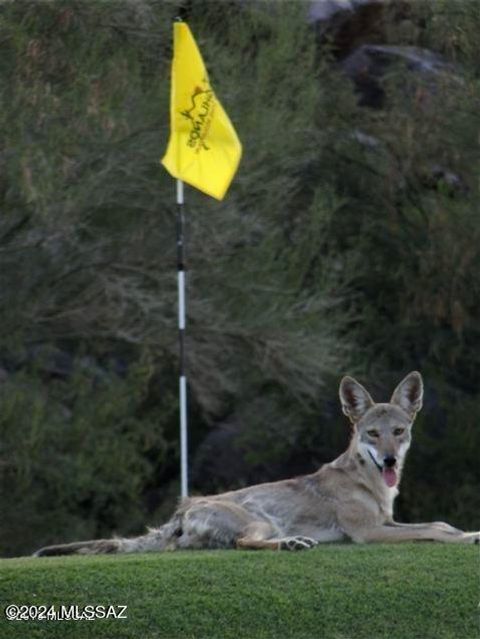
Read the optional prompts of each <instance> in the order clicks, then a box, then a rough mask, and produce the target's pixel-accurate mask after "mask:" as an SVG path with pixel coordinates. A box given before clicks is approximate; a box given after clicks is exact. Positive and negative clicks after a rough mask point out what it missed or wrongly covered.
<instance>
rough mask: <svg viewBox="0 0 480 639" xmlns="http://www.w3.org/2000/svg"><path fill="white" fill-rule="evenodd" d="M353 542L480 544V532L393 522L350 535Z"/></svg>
mask: <svg viewBox="0 0 480 639" xmlns="http://www.w3.org/2000/svg"><path fill="white" fill-rule="evenodd" d="M349 534H350V536H351V538H352V539H353V541H355V542H358V543H368V542H379V543H382V542H385V543H391V542H402V541H440V542H443V543H451V544H480V532H463V531H461V530H458V529H457V528H454V527H453V526H450V525H449V524H444V523H443V522H434V523H429V524H397V523H395V522H391V523H390V524H388V525H384V526H375V527H374V528H364V529H361V530H356V531H352V532H351V533H349Z"/></svg>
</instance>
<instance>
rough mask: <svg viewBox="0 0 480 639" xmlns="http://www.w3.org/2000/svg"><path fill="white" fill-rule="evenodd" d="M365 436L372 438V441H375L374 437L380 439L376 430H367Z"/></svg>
mask: <svg viewBox="0 0 480 639" xmlns="http://www.w3.org/2000/svg"><path fill="white" fill-rule="evenodd" d="M367 435H368V436H369V437H373V438H374V439H375V438H376V437H380V435H379V433H378V430H367Z"/></svg>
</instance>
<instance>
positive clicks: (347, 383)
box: [340, 377, 374, 423]
mask: <svg viewBox="0 0 480 639" xmlns="http://www.w3.org/2000/svg"><path fill="white" fill-rule="evenodd" d="M340 401H341V403H342V410H343V412H344V413H345V415H346V416H347V417H349V418H350V420H351V421H352V422H353V423H356V422H358V420H359V419H361V418H362V417H363V415H365V413H366V412H367V410H368V409H369V408H371V407H372V406H373V404H374V401H373V399H372V398H371V397H370V395H369V394H368V392H367V391H366V390H365V389H364V388H363V386H362V385H361V384H359V383H358V382H357V381H356V380H355V379H353V377H344V378H343V379H342V381H341V382H340Z"/></svg>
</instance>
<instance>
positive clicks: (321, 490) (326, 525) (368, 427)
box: [35, 372, 480, 556]
mask: <svg viewBox="0 0 480 639" xmlns="http://www.w3.org/2000/svg"><path fill="white" fill-rule="evenodd" d="M422 398H423V384H422V378H421V375H420V373H417V372H413V373H410V374H409V375H407V377H406V378H405V379H404V380H403V381H402V382H400V384H399V385H398V386H397V388H396V389H395V391H394V393H393V395H392V398H391V400H390V402H389V403H385V404H375V403H374V401H373V400H372V398H371V397H370V395H369V393H368V392H367V391H366V390H365V389H364V388H363V386H361V385H360V384H359V383H358V382H357V381H355V380H354V379H353V378H351V377H344V378H343V379H342V381H341V384H340V401H341V404H342V409H343V412H344V413H345V415H347V417H349V419H350V421H351V422H352V424H353V427H352V429H353V433H352V439H351V442H350V446H349V447H348V449H347V450H346V451H345V452H344V453H343V454H342V455H340V457H338V458H337V459H335V460H334V461H333V462H331V463H329V464H325V465H324V466H322V468H320V470H318V471H317V472H316V473H313V474H312V475H306V476H304V477H298V478H295V479H288V480H284V481H278V482H273V483H267V484H259V485H257V486H251V487H249V488H244V489H241V490H235V491H232V492H227V493H223V494H220V495H213V496H208V497H193V498H189V499H184V500H183V501H182V503H181V504H180V506H179V507H178V508H177V510H176V512H175V513H174V514H173V516H172V518H171V519H170V521H169V522H167V523H166V524H164V525H163V526H161V527H160V528H156V529H151V530H150V531H149V532H148V533H147V534H146V535H143V536H141V537H136V538H134V539H99V540H93V541H84V542H74V543H71V544H62V545H58V546H47V547H46V548H42V549H40V550H38V551H37V552H36V553H35V555H37V556H48V555H66V554H95V553H115V552H145V551H160V550H177V549H182V548H197V549H198V548H235V547H236V548H270V549H283V550H298V549H304V548H311V547H312V546H316V545H317V544H319V543H321V542H326V541H341V540H347V539H349V540H352V541H354V542H375V541H377V542H397V541H416V540H431V541H442V542H451V543H479V542H480V533H478V532H462V531H461V530H458V529H456V528H453V527H452V526H449V525H448V524H445V523H442V522H434V523H425V524H400V523H397V522H395V521H394V520H393V501H394V499H395V497H396V496H397V494H398V486H399V483H400V479H401V475H402V468H403V463H404V460H405V455H406V453H407V451H408V448H409V447H410V442H411V430H412V424H413V421H414V419H415V415H416V413H417V412H418V411H419V410H420V409H421V407H422Z"/></svg>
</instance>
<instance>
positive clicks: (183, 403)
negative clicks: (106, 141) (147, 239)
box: [177, 180, 188, 497]
mask: <svg viewBox="0 0 480 639" xmlns="http://www.w3.org/2000/svg"><path fill="white" fill-rule="evenodd" d="M183 205H184V194H183V182H182V180H177V266H178V335H179V346H180V379H179V381H180V477H181V493H180V494H181V496H182V497H187V496H188V468H187V467H188V440H187V377H186V371H185V246H184V229H183V227H184V213H183Z"/></svg>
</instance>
